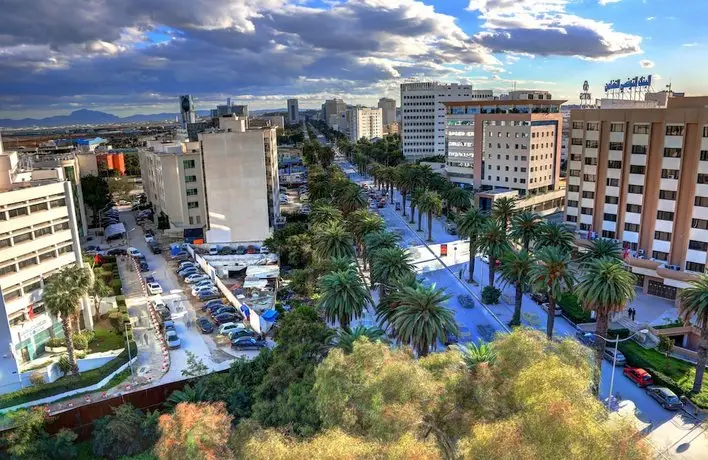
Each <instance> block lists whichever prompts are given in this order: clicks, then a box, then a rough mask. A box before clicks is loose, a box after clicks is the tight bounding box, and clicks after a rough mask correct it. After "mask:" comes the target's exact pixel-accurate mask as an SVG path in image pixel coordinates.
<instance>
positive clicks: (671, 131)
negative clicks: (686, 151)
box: [666, 125, 683, 136]
mask: <svg viewBox="0 0 708 460" xmlns="http://www.w3.org/2000/svg"><path fill="white" fill-rule="evenodd" d="M666 135H667V136H683V125H667V126H666Z"/></svg>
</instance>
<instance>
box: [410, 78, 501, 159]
mask: <svg viewBox="0 0 708 460" xmlns="http://www.w3.org/2000/svg"><path fill="white" fill-rule="evenodd" d="M492 98H493V95H492V90H473V89H472V86H470V85H458V84H457V83H450V84H443V83H437V82H425V83H403V84H401V126H400V133H401V140H402V143H403V154H404V155H405V156H406V158H416V157H426V156H432V155H445V113H446V112H445V104H444V103H445V102H453V101H454V102H472V101H479V100H485V99H492Z"/></svg>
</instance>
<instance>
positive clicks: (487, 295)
mask: <svg viewBox="0 0 708 460" xmlns="http://www.w3.org/2000/svg"><path fill="white" fill-rule="evenodd" d="M500 296H501V291H500V290H499V289H497V288H495V287H492V286H485V287H484V289H482V302H484V303H485V304H486V305H496V304H498V303H499V297H500Z"/></svg>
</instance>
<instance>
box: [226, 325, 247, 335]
mask: <svg viewBox="0 0 708 460" xmlns="http://www.w3.org/2000/svg"><path fill="white" fill-rule="evenodd" d="M240 329H246V326H245V325H244V324H243V323H224V324H222V325H221V326H219V334H228V333H229V332H231V331H236V330H240Z"/></svg>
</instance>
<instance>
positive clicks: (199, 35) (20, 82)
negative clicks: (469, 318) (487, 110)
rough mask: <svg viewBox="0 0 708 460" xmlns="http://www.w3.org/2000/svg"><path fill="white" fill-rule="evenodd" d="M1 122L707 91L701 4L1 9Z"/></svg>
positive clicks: (99, 3) (355, 1)
mask: <svg viewBox="0 0 708 460" xmlns="http://www.w3.org/2000/svg"><path fill="white" fill-rule="evenodd" d="M8 2H9V5H7V8H5V7H3V9H4V10H5V11H12V14H10V15H9V16H6V17H4V18H3V30H2V31H1V32H0V118H23V117H27V116H31V117H43V116H49V115H55V114H62V113H67V112H69V111H72V110H76V109H79V108H90V109H95V110H104V111H107V112H111V113H115V114H117V115H129V114H133V113H155V112H174V111H176V110H177V102H176V100H177V99H176V97H177V95H179V94H185V93H190V94H193V95H194V96H195V98H196V100H197V106H198V108H200V109H208V108H211V107H212V106H213V105H214V104H216V103H217V102H221V101H224V100H225V99H226V97H231V98H232V100H234V101H236V102H239V103H247V104H249V106H250V107H251V108H253V109H259V108H281V107H284V106H285V103H284V100H285V99H286V98H287V97H298V98H299V99H300V106H301V107H305V108H314V107H318V106H319V105H320V104H321V103H322V101H323V100H324V99H325V98H329V97H334V96H337V97H342V98H344V99H345V100H346V101H347V102H350V103H362V104H369V105H373V104H375V103H376V101H377V100H378V98H379V97H382V96H387V97H395V98H398V96H399V92H398V87H399V85H400V83H401V82H405V81H411V80H438V81H446V82H448V81H449V82H453V81H463V82H467V83H471V84H473V85H475V86H476V87H478V88H492V89H494V90H496V91H499V92H502V91H508V90H509V89H511V88H512V87H513V86H514V84H516V87H517V88H518V89H522V88H528V89H547V90H549V91H551V92H552V93H553V94H554V96H556V97H558V98H567V99H569V100H570V101H571V102H574V101H576V100H577V93H578V92H579V90H580V86H581V85H582V82H583V81H584V80H588V81H589V82H590V85H591V91H592V93H593V96H595V97H601V96H602V90H603V85H604V82H605V81H607V80H610V79H616V78H620V79H623V78H626V77H629V76H634V75H646V74H649V73H651V74H653V75H654V76H655V80H654V89H655V90H659V89H663V88H664V87H665V85H666V84H667V83H669V81H671V83H672V85H673V88H674V90H676V91H686V92H687V93H689V94H705V93H706V91H705V89H704V84H703V81H704V79H703V75H704V74H705V72H706V71H707V70H708V64H707V63H706V62H707V61H708V60H707V59H706V58H707V57H708V40H706V35H707V33H706V27H705V26H704V22H705V18H706V17H707V16H708V1H706V0H334V1H331V0H326V1H323V0H120V1H115V0H90V1H86V0H32V1H29V2H28V1H25V0H5V1H4V4H7V3H8Z"/></svg>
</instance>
